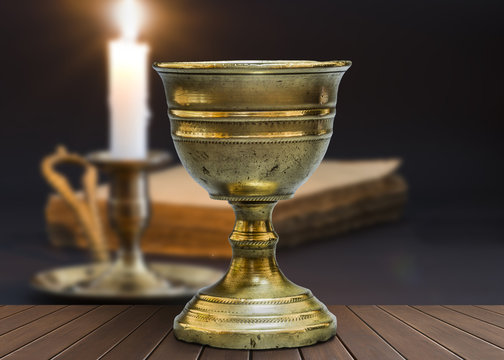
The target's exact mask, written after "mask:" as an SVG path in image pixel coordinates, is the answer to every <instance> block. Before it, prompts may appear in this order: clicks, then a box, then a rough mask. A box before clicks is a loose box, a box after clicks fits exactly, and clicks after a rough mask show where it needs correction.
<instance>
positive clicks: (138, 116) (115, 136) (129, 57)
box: [108, 0, 149, 159]
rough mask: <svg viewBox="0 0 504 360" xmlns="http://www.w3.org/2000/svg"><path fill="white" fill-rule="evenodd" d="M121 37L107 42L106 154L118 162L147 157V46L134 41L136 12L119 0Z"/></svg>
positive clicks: (130, 2)
mask: <svg viewBox="0 0 504 360" xmlns="http://www.w3.org/2000/svg"><path fill="white" fill-rule="evenodd" d="M118 19H119V23H120V27H121V37H120V38H119V39H118V40H114V41H111V42H110V43H109V49H108V50H109V111H110V152H111V155H112V157H114V158H119V159H142V158H145V157H146V156H147V126H148V121H149V108H148V105H147V100H148V91H147V69H148V67H147V56H148V53H149V47H148V46H147V44H141V43H138V42H137V36H138V29H139V20H140V19H139V9H138V6H137V3H136V2H135V0H122V4H121V6H120V8H119V12H118Z"/></svg>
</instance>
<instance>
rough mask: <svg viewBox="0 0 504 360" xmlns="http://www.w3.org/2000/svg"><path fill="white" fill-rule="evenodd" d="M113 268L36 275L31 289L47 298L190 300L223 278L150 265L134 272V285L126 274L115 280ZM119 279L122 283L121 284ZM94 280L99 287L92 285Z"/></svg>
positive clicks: (197, 269) (201, 270)
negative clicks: (146, 268)
mask: <svg viewBox="0 0 504 360" xmlns="http://www.w3.org/2000/svg"><path fill="white" fill-rule="evenodd" d="M116 266H117V264H113V265H111V264H103V263H97V264H89V265H75V266H68V267H62V268H57V269H51V270H48V271H43V272H40V273H38V274H36V275H35V276H34V277H33V278H32V281H31V285H32V287H33V288H34V289H36V290H38V291H40V292H42V293H45V294H48V295H52V296H58V297H65V298H73V299H79V300H81V299H82V300H96V301H100V300H101V301H136V300H137V301H145V300H163V299H176V298H187V297H189V296H192V295H194V294H195V293H196V292H197V291H198V289H200V288H201V287H203V286H206V285H208V284H211V283H212V282H215V281H216V280H218V279H219V278H221V277H222V274H223V272H222V271H220V270H217V269H213V268H209V267H204V266H196V265H187V264H177V263H162V262H153V263H149V264H148V265H147V266H148V268H149V271H146V272H135V275H134V276H135V277H136V278H135V279H136V280H138V281H135V279H132V278H131V277H129V276H128V273H122V274H121V276H119V277H118V275H119V274H118V269H117V268H115V267H116ZM152 276H154V278H153V277H152ZM121 278H123V279H124V280H125V281H124V282H122V283H121V281H120V279H121ZM108 279H113V282H114V284H110V281H108ZM97 280H99V283H97V284H93V282H95V281H97ZM139 283H141V284H143V285H142V286H139V287H134V284H139ZM146 284H150V286H148V285H146ZM122 285H124V286H123V287H121V286H122Z"/></svg>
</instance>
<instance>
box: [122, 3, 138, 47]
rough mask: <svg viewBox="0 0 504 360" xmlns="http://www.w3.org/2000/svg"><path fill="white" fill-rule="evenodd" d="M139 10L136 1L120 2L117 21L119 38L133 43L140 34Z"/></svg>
mask: <svg viewBox="0 0 504 360" xmlns="http://www.w3.org/2000/svg"><path fill="white" fill-rule="evenodd" d="M141 15H142V14H141V9H140V6H139V4H138V3H137V1H136V0H122V1H121V3H120V4H119V6H118V12H117V19H118V23H119V28H120V31H121V38H123V39H126V40H129V41H135V40H136V39H137V37H138V33H139V32H140V20H141V17H142V16H141Z"/></svg>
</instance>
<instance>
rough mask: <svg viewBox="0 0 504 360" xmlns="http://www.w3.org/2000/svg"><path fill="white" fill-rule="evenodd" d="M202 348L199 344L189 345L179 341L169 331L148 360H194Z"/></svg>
mask: <svg viewBox="0 0 504 360" xmlns="http://www.w3.org/2000/svg"><path fill="white" fill-rule="evenodd" d="M202 348H203V347H202V346H201V345H199V344H189V343H186V342H183V341H179V340H177V339H176V338H175V336H174V335H173V331H171V332H170V333H169V334H168V335H167V336H166V337H165V338H164V339H163V341H161V343H160V344H159V346H158V347H157V348H156V349H155V350H154V351H153V352H152V354H151V355H150V356H149V360H166V359H168V358H172V359H177V360H195V359H198V356H199V354H200V353H201V350H202Z"/></svg>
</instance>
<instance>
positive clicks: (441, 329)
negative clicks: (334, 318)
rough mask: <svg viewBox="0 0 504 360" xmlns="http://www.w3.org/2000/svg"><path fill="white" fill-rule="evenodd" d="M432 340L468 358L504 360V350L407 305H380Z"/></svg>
mask: <svg viewBox="0 0 504 360" xmlns="http://www.w3.org/2000/svg"><path fill="white" fill-rule="evenodd" d="M380 308H382V309H384V310H386V311H387V312H388V313H390V314H392V315H394V316H396V317H397V318H399V319H401V320H402V321H404V322H405V323H407V324H408V325H410V326H411V327H414V328H415V329H417V330H418V331H420V332H421V333H423V334H424V335H426V336H428V337H430V338H431V339H432V340H434V341H436V342H437V343H439V344H441V345H443V346H444V347H446V348H448V349H450V350H451V351H452V352H454V353H455V354H457V355H459V356H461V357H463V358H467V359H485V360H493V359H495V360H502V359H504V350H502V349H500V348H498V347H497V346H495V345H493V344H490V343H488V342H486V341H484V340H481V339H479V338H477V337H475V336H473V335H471V334H468V333H467V332H465V331H462V330H459V329H457V328H456V327H454V326H452V325H449V324H447V323H445V322H443V321H441V320H438V319H436V318H433V317H432V316H429V315H427V314H425V313H423V312H421V311H420V310H417V309H414V308H412V307H409V306H405V305H388V306H380Z"/></svg>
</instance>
